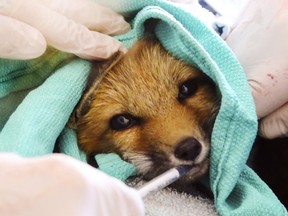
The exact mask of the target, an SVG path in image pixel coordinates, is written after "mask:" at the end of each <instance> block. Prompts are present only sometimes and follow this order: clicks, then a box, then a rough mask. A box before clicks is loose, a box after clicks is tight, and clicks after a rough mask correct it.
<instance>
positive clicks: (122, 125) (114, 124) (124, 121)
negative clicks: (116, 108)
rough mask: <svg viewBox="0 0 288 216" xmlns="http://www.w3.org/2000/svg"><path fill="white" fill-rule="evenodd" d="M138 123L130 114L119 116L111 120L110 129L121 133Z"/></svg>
mask: <svg viewBox="0 0 288 216" xmlns="http://www.w3.org/2000/svg"><path fill="white" fill-rule="evenodd" d="M135 123H136V121H135V119H134V117H133V116H131V115H129V114H118V115H115V116H113V117H112V118H111V119H110V128H111V129H112V130H116V131H120V130H125V129H128V128H130V127H131V126H133V125H134V124H135Z"/></svg>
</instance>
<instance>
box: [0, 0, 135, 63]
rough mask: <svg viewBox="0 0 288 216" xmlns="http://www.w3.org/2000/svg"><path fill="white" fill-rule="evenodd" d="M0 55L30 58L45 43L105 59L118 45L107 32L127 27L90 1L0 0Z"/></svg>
mask: <svg viewBox="0 0 288 216" xmlns="http://www.w3.org/2000/svg"><path fill="white" fill-rule="evenodd" d="M0 26H1V28H0V40H1V45H0V58H10V59H32V58H36V57H38V56H40V55H41V54H43V52H44V51H45V49H46V46H47V44H48V45H50V46H52V47H54V48H56V49H59V50H62V51H65V52H69V53H74V54H76V55H77V56H80V57H83V58H86V59H97V60H101V59H106V58H108V57H110V56H111V55H112V54H113V53H115V52H116V51H118V50H119V49H120V50H121V49H123V50H125V48H124V47H123V46H122V44H121V43H120V42H119V41H117V40H116V39H114V38H112V37H110V36H108V35H116V34H121V33H124V32H126V31H128V30H129V29H130V26H129V24H128V23H126V22H125V21H124V19H123V17H122V16H120V15H118V14H116V13H115V12H113V11H112V10H111V9H109V8H106V7H103V6H100V5H97V4H96V3H95V2H93V1H91V0H0Z"/></svg>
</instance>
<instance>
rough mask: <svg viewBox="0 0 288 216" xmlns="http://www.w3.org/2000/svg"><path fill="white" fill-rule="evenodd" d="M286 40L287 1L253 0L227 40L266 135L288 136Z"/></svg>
mask: <svg viewBox="0 0 288 216" xmlns="http://www.w3.org/2000/svg"><path fill="white" fill-rule="evenodd" d="M287 40H288V1H287V0H251V1H250V2H249V4H248V5H247V7H246V9H245V10H244V12H243V14H242V15H241V16H240V17H239V20H238V23H237V24H236V27H235V29H234V30H232V33H231V34H230V35H229V36H228V38H227V40H226V41H227V43H228V45H229V46H230V47H231V49H232V50H233V51H234V53H235V54H236V56H237V57H238V59H239V61H240V63H241V64H242V66H243V68H244V71H245V73H246V74H247V78H248V81H249V84H250V87H251V90H252V94H253V97H254V101H255V104H256V111H257V115H258V118H259V119H261V120H260V126H259V133H260V135H262V136H263V137H266V138H275V137H283V136H288V103H287V102H288V43H287Z"/></svg>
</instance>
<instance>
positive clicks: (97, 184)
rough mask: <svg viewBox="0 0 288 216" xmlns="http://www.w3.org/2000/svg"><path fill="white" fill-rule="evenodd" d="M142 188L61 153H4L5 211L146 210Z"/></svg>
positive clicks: (86, 215) (122, 214)
mask: <svg viewBox="0 0 288 216" xmlns="http://www.w3.org/2000/svg"><path fill="white" fill-rule="evenodd" d="M143 212H144V208H143V202H142V200H141V198H140V195H139V194H138V192H136V191H135V190H134V189H132V188H129V187H127V186H126V185H124V183H122V182H120V181H119V180H117V179H115V178H112V177H110V176H108V175H106V174H104V173H103V172H101V171H99V170H96V169H95V168H93V167H90V166H89V165H87V164H84V163H82V162H80V161H77V160H76V159H73V158H71V157H68V156H66V155H62V154H53V155H48V156H43V157H38V158H30V159H26V158H21V157H20V156H17V155H15V154H10V153H1V154H0V215H10V216H18V215H19V216H20V215H30V216H36V215H43V216H45V215H47V216H48V215H54V216H58V215H59V216H60V215H61V216H62V215H70V216H96V215H101V216H113V215H115V216H116V215H117V216H129V215H131V216H138V215H144V213H143Z"/></svg>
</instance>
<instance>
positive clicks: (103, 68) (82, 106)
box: [68, 51, 124, 129]
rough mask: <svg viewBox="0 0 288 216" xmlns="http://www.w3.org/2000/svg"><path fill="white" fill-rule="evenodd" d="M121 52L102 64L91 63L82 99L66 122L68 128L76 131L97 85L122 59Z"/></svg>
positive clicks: (88, 107) (87, 109)
mask: <svg viewBox="0 0 288 216" xmlns="http://www.w3.org/2000/svg"><path fill="white" fill-rule="evenodd" d="M123 55H124V53H123V52H120V51H119V52H117V53H115V54H114V55H113V56H111V57H110V58H109V59H107V60H105V61H102V62H96V61H95V62H93V63H92V68H91V71H90V73H89V76H88V78H87V83H86V87H85V90H84V92H83V95H82V98H81V99H80V101H79V102H78V104H77V105H76V107H75V109H74V111H73V112H72V114H71V116H70V119H69V121H68V126H69V127H70V128H73V129H77V126H78V123H79V120H80V119H81V118H82V117H83V116H84V115H85V114H86V113H87V112H88V111H89V109H90V106H91V103H92V101H93V98H94V95H95V94H96V92H97V89H98V87H99V84H100V83H101V81H102V79H103V77H104V76H105V75H106V74H107V72H108V71H109V70H110V69H111V68H112V67H113V66H114V65H115V64H116V63H117V62H118V61H119V60H120V59H121V58H122V57H123Z"/></svg>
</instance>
